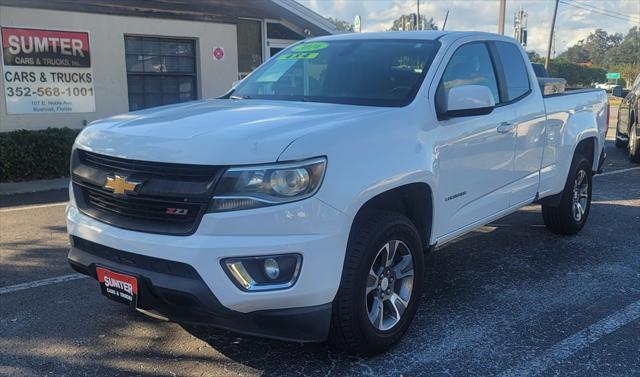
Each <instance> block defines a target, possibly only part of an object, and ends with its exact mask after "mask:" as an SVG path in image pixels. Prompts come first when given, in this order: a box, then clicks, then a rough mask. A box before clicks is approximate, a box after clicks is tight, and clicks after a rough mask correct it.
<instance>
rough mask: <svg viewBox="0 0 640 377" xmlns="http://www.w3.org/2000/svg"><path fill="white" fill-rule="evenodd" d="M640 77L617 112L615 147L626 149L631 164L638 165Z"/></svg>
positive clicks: (639, 156) (639, 152)
mask: <svg viewBox="0 0 640 377" xmlns="http://www.w3.org/2000/svg"><path fill="white" fill-rule="evenodd" d="M639 114H640V75H638V76H637V77H636V79H635V81H634V82H633V85H632V86H631V89H630V90H629V93H628V94H627V95H626V96H625V97H624V99H623V100H622V103H621V104H620V109H619V111H618V123H617V124H616V147H618V148H624V147H627V153H628V155H629V160H631V162H636V163H640V140H638V139H639V138H640V131H639V130H640V122H638V119H640V115H639Z"/></svg>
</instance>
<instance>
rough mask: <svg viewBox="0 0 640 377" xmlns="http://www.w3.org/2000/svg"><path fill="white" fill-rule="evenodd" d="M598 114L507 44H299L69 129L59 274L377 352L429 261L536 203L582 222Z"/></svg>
mask: <svg viewBox="0 0 640 377" xmlns="http://www.w3.org/2000/svg"><path fill="white" fill-rule="evenodd" d="M381 52H382V53H381ZM608 119H609V114H608V106H607V95H606V93H605V92H604V91H602V90H597V89H586V90H575V91H571V92H565V93H557V94H552V95H543V93H542V91H541V90H540V87H539V86H538V84H537V80H536V77H535V74H534V71H533V68H532V67H531V64H530V62H529V59H528V57H527V54H526V52H525V51H524V50H523V49H522V47H521V46H520V44H519V43H517V42H516V41H515V40H514V39H513V38H507V37H503V36H500V35H495V34H489V33H477V32H438V31H429V32H426V31H425V32H397V33H353V34H341V35H335V36H330V37H320V38H316V39H311V40H305V41H304V42H300V43H297V44H295V45H293V46H291V47H289V48H287V49H285V50H283V51H282V52H280V53H279V54H278V55H276V56H274V57H273V58H272V59H270V60H269V61H267V62H266V63H264V64H263V65H262V66H260V67H259V68H258V69H257V70H255V71H253V72H252V73H251V74H250V75H249V76H247V77H246V78H245V79H243V80H242V82H241V83H239V84H238V85H237V86H236V87H234V88H233V89H232V90H231V91H230V92H229V93H227V94H226V95H225V96H223V97H221V98H218V99H207V100H201V101H193V102H188V103H182V104H179V105H171V106H165V107H159V108H154V109H148V110H143V111H138V112H134V113H131V114H128V115H120V116H114V117H111V118H108V119H104V120H100V121H97V122H94V123H93V124H91V125H90V126H88V127H86V128H85V129H83V130H82V133H81V134H80V135H79V136H78V138H77V140H76V143H75V145H74V148H73V153H72V157H71V159H72V161H71V176H72V183H71V186H70V196H71V197H70V202H69V206H68V209H67V228H68V232H69V234H70V236H71V250H70V252H69V256H68V258H69V262H70V264H71V266H72V267H73V268H74V269H75V270H77V271H79V272H81V273H83V274H86V275H90V276H92V277H93V278H95V279H97V280H98V281H99V282H100V286H101V290H102V292H103V294H104V295H105V296H107V297H109V298H111V299H113V300H117V301H120V302H122V303H125V304H127V305H129V306H131V307H132V308H134V309H137V310H139V311H141V312H144V313H147V314H150V315H153V316H156V317H160V318H166V319H170V320H175V321H178V322H195V323H203V324H208V325H212V326H218V327H222V328H227V329H231V330H234V331H238V332H241V333H245V334H254V335H260V336H266V337H272V338H277V339H285V340H295V341H301V342H317V341H324V340H327V339H329V340H330V341H331V342H332V343H333V344H334V345H336V346H337V347H339V348H342V349H345V350H347V351H349V352H352V353H356V354H365V355H370V354H375V353H379V352H382V351H384V350H386V349H387V348H389V347H391V346H392V345H393V344H395V343H396V342H398V341H399V340H400V339H401V337H402V336H403V334H404V333H405V331H406V330H407V329H408V328H409V325H410V323H411V320H412V318H413V316H414V314H415V312H416V310H417V308H418V304H419V303H420V301H421V300H422V296H423V295H422V291H423V288H424V287H425V279H424V277H425V273H426V271H425V268H424V252H425V251H428V250H431V249H433V248H434V247H435V245H441V244H444V243H446V242H448V241H451V240H453V239H455V238H457V237H459V236H461V235H463V234H466V233H468V232H470V231H471V230H473V229H475V228H477V227H479V226H481V225H483V224H486V223H489V222H491V221H494V220H496V219H499V218H501V217H503V216H506V215H508V214H510V213H512V212H514V211H517V210H518V209H520V208H522V207H523V206H527V205H529V204H531V203H534V202H536V203H540V204H542V216H543V219H544V223H545V225H546V226H547V228H548V229H549V230H550V231H551V232H554V233H557V234H563V235H566V234H575V233H578V232H579V231H580V230H581V229H582V228H583V226H584V225H585V223H586V221H587V218H588V216H589V209H590V205H591V192H592V191H591V190H592V180H591V178H592V176H593V174H595V173H596V172H598V171H599V169H600V167H601V165H602V163H603V160H604V157H605V154H604V138H605V134H606V129H607V120H608ZM117 314H118V313H117V312H116V313H115V315H117ZM424 341H425V342H426V341H428V339H425V340H424Z"/></svg>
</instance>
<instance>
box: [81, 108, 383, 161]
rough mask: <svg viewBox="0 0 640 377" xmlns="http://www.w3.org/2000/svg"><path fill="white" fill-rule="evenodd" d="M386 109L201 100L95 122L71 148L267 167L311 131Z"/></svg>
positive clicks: (156, 158)
mask: <svg viewBox="0 0 640 377" xmlns="http://www.w3.org/2000/svg"><path fill="white" fill-rule="evenodd" d="M388 110H389V108H379V107H366V106H353V105H337V104H326V103H312V102H293V101H263V100H246V99H242V100H231V99H212V100H202V101H196V102H189V103H186V104H179V105H171V106H164V107H160V108H156V109H149V110H143V111H138V112H133V113H128V114H123V115H117V116H113V117H110V118H106V119H103V120H100V121H96V122H94V123H92V124H91V125H90V126H88V127H87V128H85V129H84V130H83V132H82V133H81V134H80V136H78V139H77V140H76V147H79V148H82V149H85V150H88V151H92V152H96V153H100V154H106V155H110V156H115V157H122V158H128V159H135V160H144V161H158V162H173V163H189V164H207V165H240V164H255V163H267V162H274V161H276V160H277V159H278V156H280V154H281V153H282V152H283V151H284V150H285V148H286V147H287V146H288V145H289V144H291V143H292V142H293V141H294V140H295V139H297V138H299V137H301V136H303V135H306V134H309V133H311V132H314V130H318V129H319V128H322V127H328V126H331V125H335V123H337V122H348V121H350V120H355V119H359V120H361V119H362V120H363V121H364V119H363V118H367V117H369V116H375V115H376V114H379V113H380V112H383V111H388ZM309 157H313V156H309Z"/></svg>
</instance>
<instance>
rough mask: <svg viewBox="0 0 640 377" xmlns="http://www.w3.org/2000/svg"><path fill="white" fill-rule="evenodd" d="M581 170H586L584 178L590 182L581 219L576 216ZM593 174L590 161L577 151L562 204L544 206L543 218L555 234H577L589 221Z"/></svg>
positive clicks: (563, 193)
mask: <svg viewBox="0 0 640 377" xmlns="http://www.w3.org/2000/svg"><path fill="white" fill-rule="evenodd" d="M581 171H582V172H584V174H585V178H584V179H585V180H586V182H587V184H588V186H587V188H586V193H587V198H586V203H585V205H584V207H583V208H584V212H583V213H582V215H581V216H580V218H579V219H576V217H575V216H574V185H575V182H576V178H577V177H578V175H579V174H581V173H580V172H581ZM592 175H593V172H592V170H591V164H590V163H589V161H588V160H587V159H586V158H585V157H584V156H583V155H581V154H579V153H576V154H575V155H574V157H573V161H572V162H571V168H570V169H569V175H568V177H567V182H566V183H565V186H564V190H563V191H562V197H561V199H560V205H558V206H550V205H543V206H542V218H543V219H544V225H546V227H547V229H549V230H550V231H551V232H553V233H555V234H563V235H565V234H576V233H578V232H579V231H580V230H581V229H582V227H583V226H584V224H585V223H586V222H587V218H588V217H589V211H590V209H591V189H592V184H591V183H592Z"/></svg>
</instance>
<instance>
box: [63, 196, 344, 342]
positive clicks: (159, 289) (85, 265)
mask: <svg viewBox="0 0 640 377" xmlns="http://www.w3.org/2000/svg"><path fill="white" fill-rule="evenodd" d="M70 199H71V200H70V205H69V207H68V208H67V229H68V232H69V234H70V235H71V236H72V238H73V237H75V238H76V239H81V240H85V241H88V242H89V243H91V244H92V245H97V247H100V248H104V249H106V250H115V252H117V253H119V254H122V255H124V257H118V258H115V257H113V258H108V257H105V255H104V254H103V253H98V252H91V250H88V249H91V247H88V246H86V244H82V245H77V246H73V247H72V248H71V251H70V253H69V262H70V263H71V265H72V266H73V267H74V268H75V269H76V270H78V271H80V272H82V273H85V274H88V275H91V276H93V277H95V266H96V265H101V266H103V267H106V268H110V269H113V270H115V271H118V272H122V273H128V274H131V275H135V276H138V277H139V279H140V280H141V282H142V283H141V287H142V293H141V295H140V297H139V300H140V301H139V306H140V310H141V311H145V312H148V313H149V312H150V313H155V314H159V315H160V316H162V317H166V318H167V319H171V320H174V321H177V322H185V323H200V324H208V325H213V326H217V327H222V328H227V329H231V330H234V331H237V332H240V333H248V334H255V335H261V336H267V337H272V338H279V339H289V340H297V341H320V340H323V339H325V338H326V335H327V331H328V323H329V318H330V313H331V303H332V301H333V299H334V297H335V294H336V292H337V290H338V287H339V284H340V279H341V275H342V265H343V262H344V253H345V249H346V244H347V238H348V231H349V229H350V224H349V222H348V221H347V219H346V216H344V215H343V214H342V213H341V212H339V211H337V210H335V209H333V208H332V207H330V206H328V205H326V204H325V203H323V202H322V201H320V200H318V199H316V198H309V199H307V200H303V201H300V202H296V203H290V204H286V205H280V206H273V207H266V208H259V209H254V210H246V211H237V212H224V213H215V214H208V215H205V216H204V217H203V219H202V221H201V222H200V225H199V227H198V229H197V231H196V232H195V233H194V234H192V235H190V236H173V235H162V234H151V233H143V232H136V231H131V230H126V229H120V228H117V227H115V226H112V225H109V224H105V223H103V222H100V221H98V220H96V219H93V218H91V217H89V216H86V215H84V214H83V213H82V212H80V211H79V210H78V209H77V208H76V207H75V205H74V203H75V201H74V198H73V194H71V198H70ZM74 244H75V242H74ZM286 253H297V254H300V255H302V267H301V270H300V274H299V277H298V280H297V281H296V283H295V285H293V286H292V287H290V288H287V289H282V290H275V291H264V292H244V291H241V290H240V289H239V288H238V287H237V286H236V285H235V284H234V283H233V282H232V281H231V280H230V278H229V277H228V275H227V274H226V273H225V272H224V270H223V269H222V266H221V263H220V261H221V260H222V259H224V258H228V257H243V256H260V255H273V254H286ZM139 259H141V260H143V262H144V263H142V264H140V263H139V262H138V263H133V262H132V261H137V260H139ZM171 271H183V272H184V271H191V272H188V273H186V274H187V277H185V276H182V275H176V274H175V273H168V272H171ZM194 276H195V277H197V278H193V277H194ZM145 296H147V297H146V298H145Z"/></svg>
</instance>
